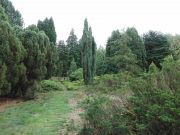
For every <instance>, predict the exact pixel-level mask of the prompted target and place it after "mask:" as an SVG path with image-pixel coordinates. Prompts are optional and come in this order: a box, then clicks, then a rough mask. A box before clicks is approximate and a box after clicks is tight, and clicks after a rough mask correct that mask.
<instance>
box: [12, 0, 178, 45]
mask: <svg viewBox="0 0 180 135" xmlns="http://www.w3.org/2000/svg"><path fill="white" fill-rule="evenodd" d="M11 1H12V2H13V4H14V6H15V8H16V9H18V10H19V11H20V12H21V14H22V16H23V18H24V22H25V26H28V25H30V24H37V21H38V20H39V19H40V20H43V19H44V18H45V17H51V16H52V17H53V19H54V22H55V27H56V32H57V39H58V40H66V39H67V37H68V35H69V33H70V30H71V29H72V28H74V30H75V34H76V35H77V36H78V39H79V38H81V36H82V29H83V21H84V19H85V18H87V19H88V22H89V25H90V26H91V27H92V31H93V35H94V37H95V40H96V42H97V44H98V45H105V44H106V41H107V38H108V37H109V36H110V35H111V32H112V30H116V29H120V30H121V29H123V28H127V27H132V26H134V27H135V28H136V29H137V30H138V32H139V33H140V34H142V33H144V32H147V31H148V30H157V31H161V32H163V33H171V34H176V33H177V34H178V33H179V34H180V0H11Z"/></svg>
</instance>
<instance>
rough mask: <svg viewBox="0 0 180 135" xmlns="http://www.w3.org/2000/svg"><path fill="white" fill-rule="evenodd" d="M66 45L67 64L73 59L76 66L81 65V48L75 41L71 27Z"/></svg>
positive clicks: (75, 37)
mask: <svg viewBox="0 0 180 135" xmlns="http://www.w3.org/2000/svg"><path fill="white" fill-rule="evenodd" d="M66 42H67V47H68V53H69V60H68V63H69V66H70V63H71V61H72V60H73V59H74V60H75V62H76V63H77V66H78V67H81V50H80V44H79V43H78V41H77V36H76V35H75V34H74V30H73V29H72V30H71V32H70V34H69V37H68V39H67V41H66Z"/></svg>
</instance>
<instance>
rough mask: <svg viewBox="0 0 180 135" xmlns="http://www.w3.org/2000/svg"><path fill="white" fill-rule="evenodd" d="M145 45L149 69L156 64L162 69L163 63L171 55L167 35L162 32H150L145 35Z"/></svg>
mask: <svg viewBox="0 0 180 135" xmlns="http://www.w3.org/2000/svg"><path fill="white" fill-rule="evenodd" d="M143 38H144V45H145V49H146V55H147V69H148V68H149V65H150V64H151V63H152V62H154V64H155V65H156V66H157V67H158V68H159V69H161V68H162V66H161V64H160V63H161V62H162V61H163V59H164V58H165V57H166V56H167V55H169V43H168V39H167V37H166V36H165V35H163V34H162V33H160V32H155V31H149V32H148V33H146V34H144V37H143Z"/></svg>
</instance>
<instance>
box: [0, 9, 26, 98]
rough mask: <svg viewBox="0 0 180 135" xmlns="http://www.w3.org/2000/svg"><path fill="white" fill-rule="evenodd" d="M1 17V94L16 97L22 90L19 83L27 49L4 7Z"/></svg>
mask: <svg viewBox="0 0 180 135" xmlns="http://www.w3.org/2000/svg"><path fill="white" fill-rule="evenodd" d="M0 18H1V19H0V71H1V72H0V78H1V81H0V96H12V97H14V96H16V95H17V94H19V93H18V92H20V91H19V89H20V86H19V85H18V84H19V82H20V80H21V78H22V76H24V74H25V70H26V69H25V67H24V64H23V63H22V61H23V59H24V55H25V50H24V47H23V46H22V44H21V42H20V41H19V40H18V39H17V37H16V35H15V34H14V32H13V29H12V27H11V25H10V24H9V23H8V22H7V16H6V14H5V13H4V10H3V9H2V7H0Z"/></svg>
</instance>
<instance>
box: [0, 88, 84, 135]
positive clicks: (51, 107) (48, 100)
mask: <svg viewBox="0 0 180 135" xmlns="http://www.w3.org/2000/svg"><path fill="white" fill-rule="evenodd" d="M83 97H84V93H83V92H82V91H52V92H47V93H41V94H40V95H39V96H38V98H37V99H36V100H31V101H26V102H20V101H17V100H14V101H11V102H9V104H6V103H3V104H1V112H0V135H76V134H77V132H78V130H79V129H80V128H81V126H82V121H81V118H80V116H79V114H80V113H82V112H83V110H82V109H81V108H78V105H77V103H78V101H79V100H81V99H82V98H83ZM17 102H19V103H17ZM1 103H2V102H1Z"/></svg>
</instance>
